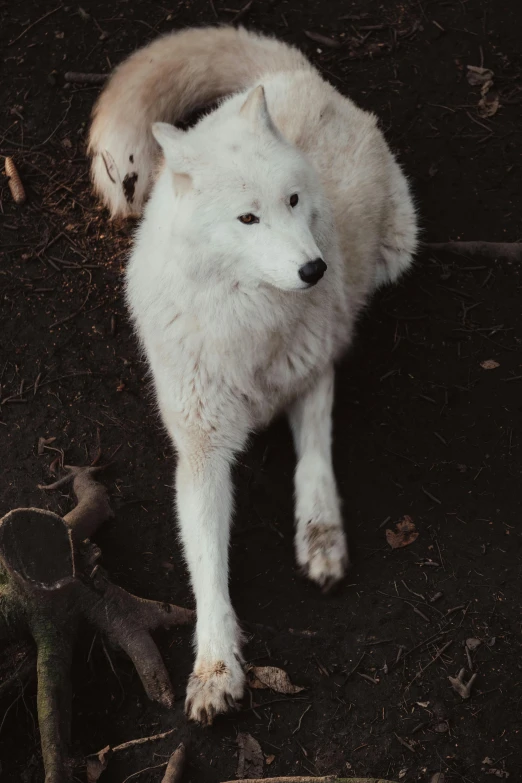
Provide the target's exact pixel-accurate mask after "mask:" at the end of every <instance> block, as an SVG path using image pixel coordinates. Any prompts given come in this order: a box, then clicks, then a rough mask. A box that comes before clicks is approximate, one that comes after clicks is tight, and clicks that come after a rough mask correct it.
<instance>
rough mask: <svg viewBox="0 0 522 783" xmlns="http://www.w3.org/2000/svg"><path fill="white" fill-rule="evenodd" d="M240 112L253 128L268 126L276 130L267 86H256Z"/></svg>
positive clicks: (269, 128)
mask: <svg viewBox="0 0 522 783" xmlns="http://www.w3.org/2000/svg"><path fill="white" fill-rule="evenodd" d="M239 113H240V115H241V116H242V117H244V118H245V119H246V120H248V122H249V123H250V125H251V127H252V128H254V129H255V128H266V129H267V130H270V131H272V132H273V133H274V132H275V127H274V123H273V122H272V118H271V116H270V112H269V111H268V106H267V103H266V95H265V88H264V87H263V85H262V84H260V85H259V86H258V87H254V89H253V90H252V91H251V92H250V93H249V95H248V97H247V99H246V101H245V102H244V104H243V105H242V107H241V109H240V111H239Z"/></svg>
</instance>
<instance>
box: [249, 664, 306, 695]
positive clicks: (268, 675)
mask: <svg viewBox="0 0 522 783" xmlns="http://www.w3.org/2000/svg"><path fill="white" fill-rule="evenodd" d="M248 677H249V683H248V684H249V685H250V687H251V688H270V690H272V691H275V692H276V693H286V694H294V693H301V691H304V688H302V687H301V686H299V685H292V683H291V682H290V677H289V676H288V674H287V673H286V672H285V671H283V669H278V668H277V666H251V667H250V669H249V670H248Z"/></svg>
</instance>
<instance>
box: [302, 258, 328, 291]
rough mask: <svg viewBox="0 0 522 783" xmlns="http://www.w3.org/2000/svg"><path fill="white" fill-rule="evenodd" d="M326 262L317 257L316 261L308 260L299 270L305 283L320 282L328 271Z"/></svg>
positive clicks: (313, 283)
mask: <svg viewBox="0 0 522 783" xmlns="http://www.w3.org/2000/svg"><path fill="white" fill-rule="evenodd" d="M326 269H327V267H326V264H325V263H324V261H323V259H322V258H316V259H315V261H308V263H307V264H304V266H302V267H301V269H300V270H299V277H300V278H301V280H302V281H303V283H308V285H315V284H316V283H318V282H319V280H320V279H321V277H322V276H323V275H324V273H325V272H326Z"/></svg>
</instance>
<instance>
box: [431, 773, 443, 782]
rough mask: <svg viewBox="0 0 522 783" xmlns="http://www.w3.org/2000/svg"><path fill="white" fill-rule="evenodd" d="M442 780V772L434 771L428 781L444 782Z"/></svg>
mask: <svg viewBox="0 0 522 783" xmlns="http://www.w3.org/2000/svg"><path fill="white" fill-rule="evenodd" d="M444 780H445V778H444V772H436V773H435V774H434V775H433V777H432V779H431V780H430V783H444Z"/></svg>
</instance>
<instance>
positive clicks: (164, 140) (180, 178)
mask: <svg viewBox="0 0 522 783" xmlns="http://www.w3.org/2000/svg"><path fill="white" fill-rule="evenodd" d="M152 135H153V136H154V138H155V139H156V141H157V142H158V144H159V145H160V147H161V149H162V151H163V155H164V156H165V161H166V163H167V165H168V167H169V169H171V171H172V174H173V178H174V187H175V189H176V192H178V193H180V194H181V193H186V192H187V190H190V188H191V187H192V178H191V176H190V174H188V173H187V172H186V168H187V165H188V162H189V159H190V154H187V152H188V150H187V146H186V144H185V139H184V136H185V132H184V131H182V130H179V129H178V128H175V127H174V125H169V123H168V122H155V123H153V125H152Z"/></svg>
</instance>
